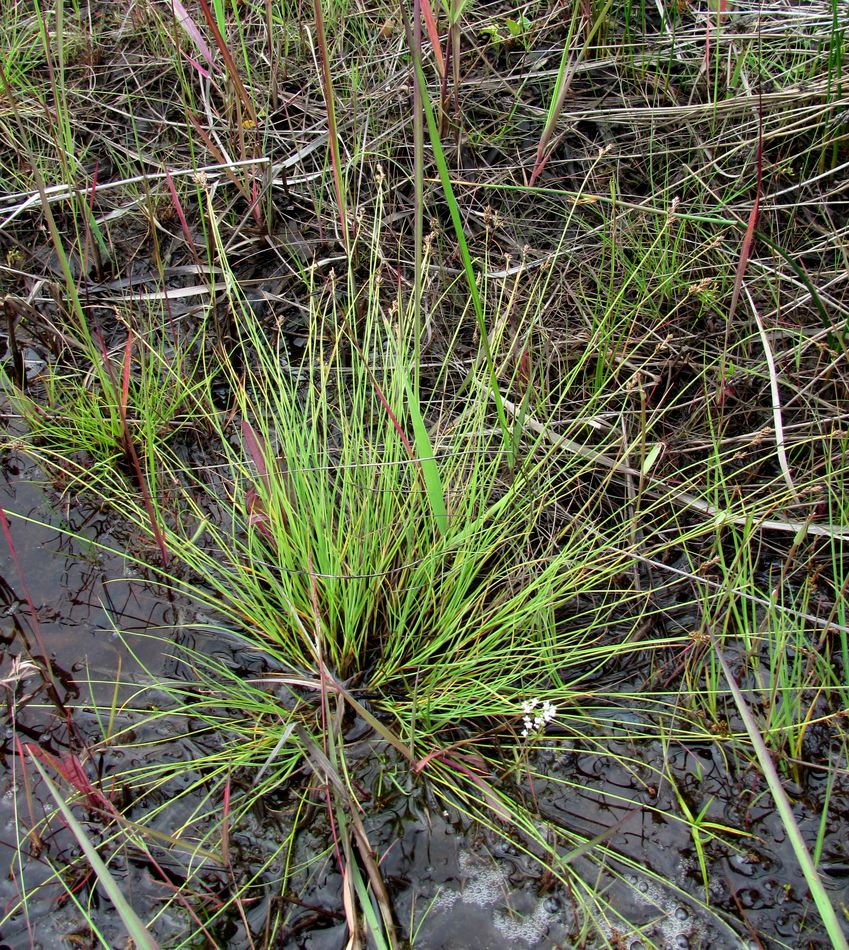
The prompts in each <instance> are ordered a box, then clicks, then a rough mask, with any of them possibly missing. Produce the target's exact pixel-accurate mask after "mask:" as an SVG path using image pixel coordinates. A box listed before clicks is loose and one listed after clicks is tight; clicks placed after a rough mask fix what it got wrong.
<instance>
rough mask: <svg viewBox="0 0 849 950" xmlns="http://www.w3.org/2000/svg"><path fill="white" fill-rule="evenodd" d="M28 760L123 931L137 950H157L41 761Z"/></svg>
mask: <svg viewBox="0 0 849 950" xmlns="http://www.w3.org/2000/svg"><path fill="white" fill-rule="evenodd" d="M30 760H31V761H32V764H33V765H34V766H35V767H36V769H37V770H38V772H39V774H40V775H41V777H42V779H43V780H44V784H45V785H46V786H47V788H48V790H49V791H50V794H51V795H52V796H53V799H54V801H55V802H56V804H57V806H58V807H59V811H61V812H62V817H63V818H64V819H65V821H66V822H67V823H68V827H69V828H70V829H71V831H72V832H73V834H74V837H75V838H76V839H77V841H78V842H79V845H80V847H81V848H82V849H83V853H84V854H85V856H86V858H87V860H88V863H89V864H90V865H91V867H92V870H93V871H94V873H95V874H96V875H97V880H98V883H99V884H100V885H101V887H102V888H103V890H104V891H106V893H107V894H108V896H109V899H110V900H111V901H112V903H113V905H114V906H115V910H116V911H118V916H119V917H120V918H121V920H122V921H123V922H124V926H125V927H126V928H127V933H128V934H129V935H130V937H131V938H132V940H133V942H134V943H135V946H136V947H138V948H140V950H158V948H159V944H158V943H157V942H156V941H155V940H154V939H153V937H151V935H150V932H149V931H148V929H147V927H145V925H144V924H143V923H142V921H141V919H140V918H139V916H138V915H137V914H136V912H135V911H134V910H133V908H132V907H130V905H129V903H128V902H127V899H126V898H125V897H124V895H123V894H122V893H121V890H120V888H119V887H118V885H117V883H116V882H115V878H114V877H112V875H111V874H110V873H109V868H107V867H106V864H105V863H104V861H103V859H102V858H101V857H100V855H99V854H98V853H97V849H96V848H95V846H94V845H93V844H92V843H91V840H90V839H89V837H88V835H87V834H86V833H85V831H84V830H83V827H82V825H81V824H80V823H79V822H78V821H77V819H76V818H75V817H74V813H73V812H72V811H71V809H70V808H69V807H68V803H67V802H66V801H65V799H64V798H63V797H62V795H61V793H60V792H59V789H58V788H56V786H55V785H54V784H53V782H52V781H51V780H50V776H49V775H48V774H47V772H45V771H44V768H43V767H42V765H41V763H40V762H39V761H38V759H36V758H35V756H33V755H32V754H30Z"/></svg>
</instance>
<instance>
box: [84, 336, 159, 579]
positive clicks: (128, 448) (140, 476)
mask: <svg viewBox="0 0 849 950" xmlns="http://www.w3.org/2000/svg"><path fill="white" fill-rule="evenodd" d="M98 341H99V343H100V352H101V354H102V355H103V362H104V365H105V367H106V372H107V374H108V376H109V381H110V383H111V384H112V388H113V389H114V391H115V397H116V399H117V400H118V415H119V418H120V420H121V433H122V441H123V443H124V451H125V453H126V455H127V458H128V459H129V461H130V463H131V464H132V466H133V471H134V472H135V475H136V481H137V482H138V486H139V491H140V492H141V496H142V502H143V504H144V509H145V511H146V512H147V517H148V521H149V522H150V530H151V532H152V533H153V537H154V539H155V541H156V544H157V546H158V548H159V553H160V555H161V556H162V566H163V567H168V560H169V558H168V548H167V546H166V544H165V536H164V535H163V533H162V529H161V528H160V527H159V522H158V521H157V520H156V512H155V511H154V508H153V501H152V500H151V497H150V491H149V489H148V485H147V479H146V478H145V474H144V472H143V471H142V467H141V463H140V462H139V457H138V454H137V453H136V447H135V444H134V442H133V436H132V433H131V432H130V426H129V423H128V422H127V401H128V398H129V387H130V379H129V367H130V356H131V355H132V341H133V331H132V330H127V344H126V346H125V347H124V368H123V373H122V379H121V388H120V390H119V388H118V384H117V383H116V381H115V376H114V374H113V372H112V364H111V363H110V362H109V354H108V353H107V352H106V343H105V342H104V340H103V335H102V334H98Z"/></svg>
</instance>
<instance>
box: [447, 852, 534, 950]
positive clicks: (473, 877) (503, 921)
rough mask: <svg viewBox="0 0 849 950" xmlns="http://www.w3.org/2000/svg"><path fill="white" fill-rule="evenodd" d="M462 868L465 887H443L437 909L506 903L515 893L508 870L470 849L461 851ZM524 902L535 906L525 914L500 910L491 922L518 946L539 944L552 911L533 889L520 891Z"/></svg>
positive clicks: (499, 931)
mask: <svg viewBox="0 0 849 950" xmlns="http://www.w3.org/2000/svg"><path fill="white" fill-rule="evenodd" d="M459 864H460V870H461V872H462V874H463V884H462V889H461V890H459V891H454V890H443V892H442V893H441V894H440V896H439V899H438V900H437V901H436V903H435V905H434V908H439V909H445V910H447V909H448V908H450V907H456V905H457V904H465V905H466V906H467V907H478V908H483V907H493V906H494V905H500V906H502V907H503V906H504V905H505V904H507V903H508V899H509V898H510V896H512V895H516V893H517V892H516V891H515V888H514V887H513V886H512V885H511V883H510V879H509V876H508V874H507V872H506V871H504V870H502V869H501V868H500V867H498V866H497V865H496V864H493V863H491V862H488V861H485V860H483V859H481V858H479V857H477V856H475V855H473V854H471V853H469V852H465V851H464V852H461V854H460V861H459ZM518 896H519V897H521V898H524V901H522V903H525V904H528V903H532V905H533V909H532V910H531V911H530V912H529V913H526V914H519V913H518V912H515V913H507V912H505V911H503V910H497V911H496V912H495V913H494V914H493V915H492V918H491V920H492V924H493V926H494V928H495V929H496V930H497V931H498V933H499V934H500V935H501V936H502V937H503V938H504V940H505V942H509V943H511V944H513V945H515V944H516V943H517V942H522V943H525V944H529V945H537V944H539V942H540V940H541V939H542V937H543V936H544V935H545V933H546V931H547V930H548V926H549V924H550V923H551V921H552V912H551V910H549V909H548V908H547V906H546V903H545V900H544V899H541V898H539V897H538V896H537V895H536V894H532V893H531V892H530V891H525V892H522V893H519V895H518Z"/></svg>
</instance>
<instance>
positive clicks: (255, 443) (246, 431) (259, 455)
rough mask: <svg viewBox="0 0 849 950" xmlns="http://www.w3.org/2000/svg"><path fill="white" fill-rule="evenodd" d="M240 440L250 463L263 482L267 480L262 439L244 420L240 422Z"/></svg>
mask: <svg viewBox="0 0 849 950" xmlns="http://www.w3.org/2000/svg"><path fill="white" fill-rule="evenodd" d="M242 438H243V439H244V440H245V448H246V449H247V450H248V455H249V456H250V458H251V461H252V462H253V463H254V465H255V466H256V470H257V471H258V472H259V477H260V478H261V479H263V480H265V479H267V478H268V466H267V465H266V464H265V452H264V451H263V449H264V445H263V441H262V438H261V437H260V436H258V435H257V434H256V432H255V431H254V428H253V426H252V425H251V424H250V422H248V421H247V420H246V419H243V420H242Z"/></svg>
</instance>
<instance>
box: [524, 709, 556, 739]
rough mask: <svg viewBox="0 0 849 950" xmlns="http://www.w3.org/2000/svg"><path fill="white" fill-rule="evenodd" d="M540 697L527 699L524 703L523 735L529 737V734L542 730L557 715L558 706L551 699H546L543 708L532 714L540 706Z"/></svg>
mask: <svg viewBox="0 0 849 950" xmlns="http://www.w3.org/2000/svg"><path fill="white" fill-rule="evenodd" d="M539 702H540V701H539V700H538V699H526V700H524V702H523V703H522V713H523V714H524V715H523V716H522V725H523V726H524V728H523V729H522V737H523V738H525V739H527V737H528V736H530V735H533V734H534V733H535V732H541V731H542V730H543V729H545V727H546V726H547V725H548V724H549V723H550V722H552V721H553V720H554V719H555V718H556V717H557V706H555V705H554V703H552V702H551V701H550V700H548V699H546V700H545V701H544V702H543V704H542V708H541V709H540V711H539V712H538V713H537V714H536V715H532V713H533V711H534V710H535V709H536V708H537V706H539Z"/></svg>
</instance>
